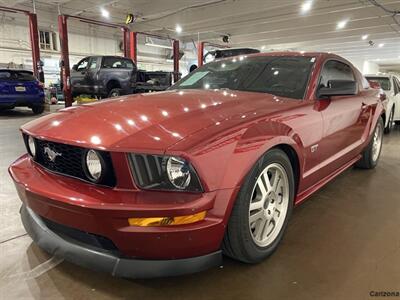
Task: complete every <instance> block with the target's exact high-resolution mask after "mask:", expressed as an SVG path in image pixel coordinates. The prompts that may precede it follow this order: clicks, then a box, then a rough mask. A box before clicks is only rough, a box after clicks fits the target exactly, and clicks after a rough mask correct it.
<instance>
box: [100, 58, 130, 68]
mask: <svg viewBox="0 0 400 300" xmlns="http://www.w3.org/2000/svg"><path fill="white" fill-rule="evenodd" d="M102 67H103V68H106V69H132V68H133V63H132V61H131V60H129V59H126V58H122V57H121V58H119V57H105V58H104V59H103V64H102Z"/></svg>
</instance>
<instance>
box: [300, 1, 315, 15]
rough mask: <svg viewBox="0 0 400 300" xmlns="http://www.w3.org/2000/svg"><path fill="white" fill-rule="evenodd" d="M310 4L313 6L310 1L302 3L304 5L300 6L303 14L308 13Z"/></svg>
mask: <svg viewBox="0 0 400 300" xmlns="http://www.w3.org/2000/svg"><path fill="white" fill-rule="evenodd" d="M312 4H313V2H312V0H309V1H306V2H304V3H303V4H302V5H301V12H302V13H303V14H304V13H306V12H308V11H310V10H311V7H312Z"/></svg>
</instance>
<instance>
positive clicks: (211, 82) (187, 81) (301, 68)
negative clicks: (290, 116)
mask: <svg viewBox="0 0 400 300" xmlns="http://www.w3.org/2000/svg"><path fill="white" fill-rule="evenodd" d="M314 61H315V58H313V57H295V56H282V57H281V56H258V57H249V58H245V57H244V56H242V57H241V58H234V59H229V60H222V61H218V62H212V63H209V64H206V65H204V66H203V67H201V68H198V69H197V70H196V71H194V72H192V73H191V74H190V75H188V76H187V77H185V78H184V79H183V80H181V81H180V82H178V83H177V84H176V85H174V86H173V87H172V89H231V90H239V91H249V92H260V93H269V94H273V95H277V96H282V97H288V98H294V99H302V98H303V97H304V93H305V90H306V86H307V83H308V78H309V75H310V72H311V68H312V66H313V65H314Z"/></svg>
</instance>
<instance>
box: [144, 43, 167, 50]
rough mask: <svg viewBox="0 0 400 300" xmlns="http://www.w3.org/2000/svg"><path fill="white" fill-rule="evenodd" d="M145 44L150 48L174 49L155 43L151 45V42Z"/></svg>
mask: <svg viewBox="0 0 400 300" xmlns="http://www.w3.org/2000/svg"><path fill="white" fill-rule="evenodd" d="M144 44H145V46H150V47H156V48H163V49H172V46H166V45H159V44H154V43H149V42H145V43H144Z"/></svg>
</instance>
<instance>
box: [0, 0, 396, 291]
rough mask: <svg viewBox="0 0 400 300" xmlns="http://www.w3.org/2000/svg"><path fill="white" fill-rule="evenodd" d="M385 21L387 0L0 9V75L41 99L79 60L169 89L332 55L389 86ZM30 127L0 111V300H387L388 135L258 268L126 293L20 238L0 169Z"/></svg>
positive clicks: (391, 285) (17, 112) (392, 256)
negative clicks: (284, 54)
mask: <svg viewBox="0 0 400 300" xmlns="http://www.w3.org/2000/svg"><path fill="white" fill-rule="evenodd" d="M395 11H397V12H399V11H400V1H396V0H377V1H368V0H335V1H330V0H314V1H313V0H304V1H303V0H302V1H298V0H267V1H262V0H211V1H210V0H207V1H205V0H187V1H186V0H185V1H183V0H182V1H181V0H177V1H161V0H154V1H142V0H134V1H128V0H113V1H109V0H86V1H78V0H34V1H30V0H15V1H6V0H0V69H24V70H30V71H33V72H34V74H35V75H36V76H37V77H40V76H41V77H42V79H43V81H44V86H45V88H46V89H47V88H49V87H50V85H52V84H57V83H58V84H59V83H60V81H61V82H62V81H63V79H62V76H60V65H61V64H60V61H63V63H64V67H65V69H66V70H67V71H68V73H67V74H65V72H64V76H65V77H66V76H69V69H70V68H71V67H72V66H73V65H75V64H77V63H78V62H79V61H81V59H83V58H84V57H86V56H99V55H111V56H124V57H128V58H131V59H133V61H134V62H135V63H136V64H137V67H138V69H141V70H145V71H146V72H147V71H148V72H156V71H157V72H158V71H161V72H169V73H170V74H172V80H173V81H177V80H178V79H179V78H183V77H185V76H186V75H187V74H188V73H189V72H190V68H191V66H193V65H201V64H203V63H205V62H204V61H203V55H204V54H206V53H207V52H208V51H211V50H215V49H227V48H255V49H258V50H260V51H261V52H271V51H298V52H300V51H306V52H308V51H318V52H319V51H321V52H333V53H336V54H338V55H341V56H343V57H344V58H346V59H348V60H349V61H350V62H351V63H353V65H354V66H356V67H357V68H358V69H359V70H360V72H361V73H363V74H383V73H385V74H396V75H397V76H399V74H400V15H398V14H397V15H396V14H394V13H392V12H395ZM32 14H33V15H34V16H35V17H37V26H36V25H33V26H34V27H33V28H32V23H29V20H30V18H32ZM129 14H131V15H132V19H133V20H132V22H131V23H129V22H128V23H129V24H126V23H127V22H126V21H127V18H128V16H129ZM62 18H64V19H66V20H67V22H68V26H67V31H68V33H67V34H68V42H67V48H68V50H66V49H65V47H66V44H65V39H64V41H62V39H61V41H60V33H61V34H63V33H65V28H64V29H62V28H60V19H62ZM35 27H36V28H35ZM61 27H62V26H61ZM63 30H64V31H63ZM35 31H36V32H37V34H38V35H37V37H36V38H35V37H32V34H34V32H35ZM35 39H36V43H37V46H38V48H39V49H36V48H35V46H32V45H34V43H32V41H35ZM63 43H64V44H63ZM199 52H200V53H201V54H200V55H199ZM67 61H68V63H67ZM40 62H42V63H40ZM65 83H67V81H65ZM46 97H48V98H50V96H48V94H47V95H46ZM56 98H57V97H56ZM73 100H74V99H73V96H72V95H71V91H70V90H69V88H66V89H65V90H64V95H63V97H62V99H58V101H56V102H57V103H52V104H51V103H50V102H51V101H50V100H49V101H50V102H49V103H47V104H46V108H45V112H44V114H51V113H53V112H56V111H57V110H59V109H61V108H64V107H66V106H69V105H79V101H75V102H73V103H72V101H73ZM96 100H97V99H96ZM97 101H99V100H97ZM38 117H39V116H37V115H33V114H32V111H31V110H30V109H29V108H25V107H17V108H14V109H12V110H0V153H1V155H0V220H1V221H0V222H1V223H0V224H1V228H2V230H1V232H0V253H1V254H2V257H1V258H0V262H1V263H0V298H1V299H32V298H33V299H62V298H66V299H88V298H96V299H113V298H130V299H132V298H134V297H135V298H140V299H189V298H191V299H245V298H248V299H368V298H370V291H400V235H399V228H400V201H399V200H400V196H399V192H400V190H399V187H398V184H399V182H400V125H396V126H394V128H393V130H392V132H391V133H390V134H386V135H385V136H384V139H383V148H382V154H381V158H380V162H379V165H378V166H377V167H376V168H375V169H374V170H369V171H363V170H359V169H356V168H351V169H349V170H347V171H346V172H344V173H343V174H341V175H340V176H338V177H337V178H336V179H335V180H334V181H332V182H331V183H329V184H328V185H326V186H325V187H323V188H322V189H321V190H320V191H318V192H317V193H316V194H314V195H312V196H311V197H310V198H309V199H308V200H307V201H306V202H305V203H303V204H301V205H300V206H299V207H297V208H296V209H295V210H294V213H293V216H292V219H291V221H290V223H289V226H288V230H287V233H286V235H285V237H284V239H283V241H282V243H281V245H280V247H279V248H278V250H277V251H276V252H275V253H274V254H273V255H272V256H271V257H269V258H268V259H266V260H265V261H263V262H262V263H260V264H256V265H247V264H243V263H240V262H236V261H234V260H231V259H229V258H227V257H224V260H223V265H221V266H220V267H219V268H212V269H209V270H206V271H203V272H200V273H197V274H192V275H185V276H180V277H173V278H157V279H151V280H144V279H142V280H135V279H121V278H114V277H111V276H110V275H108V274H103V273H100V272H94V271H91V270H88V269H85V268H82V267H79V266H76V265H74V264H71V263H69V262H66V261H63V260H62V259H60V258H57V257H52V256H50V255H49V254H47V253H46V252H44V251H43V250H41V249H40V248H38V247H37V246H36V245H35V244H34V243H32V239H31V238H30V237H29V236H28V235H27V233H26V232H25V229H24V227H23V226H22V224H21V221H20V216H19V209H20V206H21V201H20V199H19V197H18V194H17V192H16V190H15V187H14V184H13V181H12V179H11V178H10V176H9V174H8V171H7V169H8V166H9V165H10V164H11V163H12V162H13V161H15V160H16V159H17V158H18V157H19V156H21V155H23V154H25V153H26V149H25V145H24V142H23V139H22V138H21V134H20V131H19V128H20V126H22V125H23V124H25V123H27V122H29V121H32V120H34V119H37V118H38Z"/></svg>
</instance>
